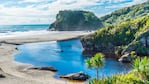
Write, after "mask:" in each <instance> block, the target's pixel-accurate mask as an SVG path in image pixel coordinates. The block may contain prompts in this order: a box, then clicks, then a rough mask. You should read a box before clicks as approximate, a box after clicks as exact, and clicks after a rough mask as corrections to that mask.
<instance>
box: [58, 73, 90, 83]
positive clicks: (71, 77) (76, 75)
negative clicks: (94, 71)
mask: <svg viewBox="0 0 149 84" xmlns="http://www.w3.org/2000/svg"><path fill="white" fill-rule="evenodd" d="M60 78H65V79H69V80H79V81H86V80H87V79H89V78H90V76H89V75H87V74H84V73H82V72H79V73H72V74H68V75H64V76H60Z"/></svg>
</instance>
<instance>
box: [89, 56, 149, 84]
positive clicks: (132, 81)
mask: <svg viewBox="0 0 149 84" xmlns="http://www.w3.org/2000/svg"><path fill="white" fill-rule="evenodd" d="M132 64H133V67H134V69H133V70H132V71H130V72H128V73H127V74H123V73H122V74H115V75H113V76H109V77H106V78H99V79H96V78H94V79H91V80H89V82H88V84H149V59H148V58H147V57H144V58H139V57H138V58H136V59H135V60H134V62H133V63H132Z"/></svg>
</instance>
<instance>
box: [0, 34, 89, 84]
mask: <svg viewBox="0 0 149 84" xmlns="http://www.w3.org/2000/svg"><path fill="white" fill-rule="evenodd" d="M90 33H91V32H84V31H80V32H79V33H78V32H77V33H76V32H75V31H69V32H59V33H53V34H43V35H32V36H30V37H27V36H23V37H15V38H14V37H11V38H5V39H4V38H0V42H1V43H0V52H1V53H0V68H1V69H2V70H1V71H0V72H1V74H4V75H5V76H6V78H3V79H0V84H1V83H2V84H6V83H7V84H66V83H67V84H74V82H68V81H66V80H59V79H55V78H54V77H53V76H54V72H51V71H40V70H27V68H29V67H31V66H32V65H31V64H24V63H20V62H16V61H14V59H13V58H14V55H15V54H16V53H18V52H19V51H18V50H17V49H16V46H17V45H15V44H18V45H21V44H24V43H34V42H46V41H62V40H69V39H74V38H79V37H81V36H83V35H86V34H90ZM77 84H83V82H82V83H77Z"/></svg>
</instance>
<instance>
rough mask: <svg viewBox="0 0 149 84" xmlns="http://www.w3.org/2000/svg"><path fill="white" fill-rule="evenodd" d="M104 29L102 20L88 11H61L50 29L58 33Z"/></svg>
mask: <svg viewBox="0 0 149 84" xmlns="http://www.w3.org/2000/svg"><path fill="white" fill-rule="evenodd" d="M101 27H103V25H102V23H101V21H100V19H99V18H98V17H97V16H95V15H94V14H93V13H92V12H88V11H71V10H65V11H60V12H59V13H58V14H57V16H56V21H55V22H54V23H52V24H51V26H50V27H49V29H52V30H58V31H80V30H96V29H98V28H101Z"/></svg>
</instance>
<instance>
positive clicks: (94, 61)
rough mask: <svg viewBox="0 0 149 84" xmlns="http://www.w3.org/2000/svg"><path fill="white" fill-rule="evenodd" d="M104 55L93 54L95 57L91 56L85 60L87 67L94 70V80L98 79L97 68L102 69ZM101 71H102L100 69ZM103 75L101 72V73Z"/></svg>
mask: <svg viewBox="0 0 149 84" xmlns="http://www.w3.org/2000/svg"><path fill="white" fill-rule="evenodd" d="M104 61H105V58H104V55H103V54H102V53H97V54H95V56H93V57H92V58H90V59H87V60H85V63H86V65H87V67H88V68H95V69H96V75H97V76H96V78H97V79H98V78H99V76H98V73H99V68H102V67H103V65H104ZM101 70H102V69H101ZM102 73H103V71H102Z"/></svg>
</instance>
